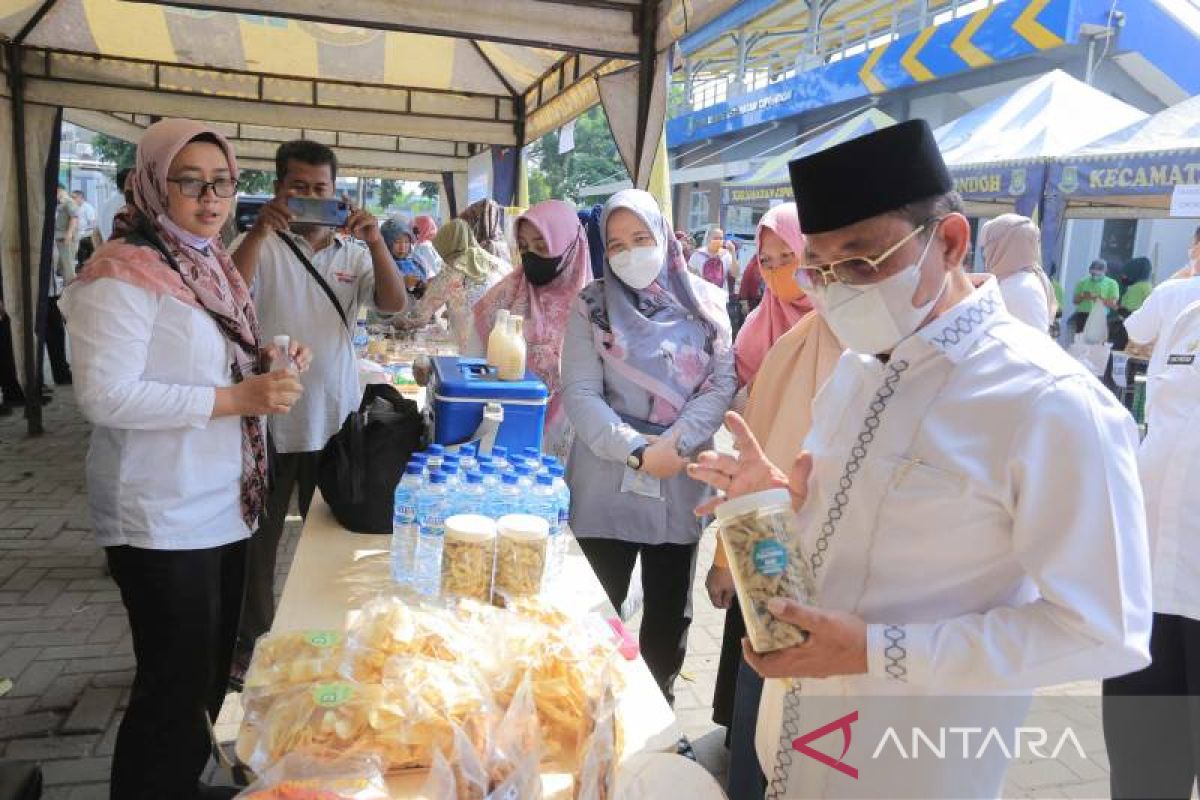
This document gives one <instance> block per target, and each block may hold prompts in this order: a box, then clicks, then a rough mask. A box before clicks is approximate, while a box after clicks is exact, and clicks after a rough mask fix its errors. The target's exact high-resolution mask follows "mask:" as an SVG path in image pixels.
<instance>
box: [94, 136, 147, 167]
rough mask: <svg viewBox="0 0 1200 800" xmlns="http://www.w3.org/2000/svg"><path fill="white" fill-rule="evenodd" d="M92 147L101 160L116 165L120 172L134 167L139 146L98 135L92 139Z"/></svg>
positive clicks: (112, 137)
mask: <svg viewBox="0 0 1200 800" xmlns="http://www.w3.org/2000/svg"><path fill="white" fill-rule="evenodd" d="M92 147H93V148H94V149H95V151H96V155H97V156H99V160H101V161H108V162H111V163H113V164H116V165H117V171H118V172H119V171H120V170H123V169H125V168H126V167H132V166H133V163H134V161H135V160H136V157H137V145H135V144H134V143H133V142H127V141H125V140H124V139H118V138H117V137H115V136H109V135H108V134H105V133H97V134H96V135H94V136H93V137H92Z"/></svg>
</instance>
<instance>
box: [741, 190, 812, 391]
mask: <svg viewBox="0 0 1200 800" xmlns="http://www.w3.org/2000/svg"><path fill="white" fill-rule="evenodd" d="M764 229H766V230H769V231H771V232H772V233H774V234H775V235H776V236H778V237H779V238H780V239H783V240H784V241H785V242H787V243H788V246H789V247H791V248H792V252H793V253H795V254H796V255H797V256H802V255H803V253H804V234H803V233H801V232H800V216H799V211H798V210H797V209H796V204H795V203H782V204H780V205H777V206H775V207H774V208H772V209H771V210H770V211H768V212H767V213H766V214H763V217H762V219H761V220H760V221H759V223H758V236H757V244H758V246H759V247H760V248H761V247H762V234H763V230H764ZM812 310H813V305H812V300H810V299H809V298H808V296H807V295H803V296H801V297H799V298H797V299H796V300H794V301H792V302H790V303H785V302H783V301H782V300H780V299H779V298H778V297H776V296H775V295H774V294H773V293H772V292H771V290H770V288H769V287H768V288H766V289H764V290H763V299H762V303H760V304H759V306H758V308H756V309H754V311H753V312H751V314H750V316H749V317H747V318H746V322H745V324H743V325H742V329H741V331H740V332H739V333H738V337H737V342H735V343H734V354H735V356H736V357H737V374H738V385H740V386H748V385H749V384H751V383H753V382H754V376H755V375H756V374H757V373H758V368H759V367H760V366H762V362H763V359H764V358H766V355H767V351H768V350H770V349H771V346H772V345H774V344H775V342H777V341H779V337H781V336H783V335H784V334H785V333H787V332H788V331H790V330H791V329H792V327H793V326H794V325H795V324H796V323H797V322H799V321H800V319H801V318H802V317H803V316H804V315H805V314H807V313H809V312H810V311H812Z"/></svg>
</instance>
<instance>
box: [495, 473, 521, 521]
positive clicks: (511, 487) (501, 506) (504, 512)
mask: <svg viewBox="0 0 1200 800" xmlns="http://www.w3.org/2000/svg"><path fill="white" fill-rule="evenodd" d="M524 507H525V505H524V502H523V495H522V490H521V487H520V486H518V485H517V476H516V474H515V473H512V472H510V473H508V474H507V475H505V476H504V477H503V478H501V480H500V492H499V494H497V495H496V510H497V511H498V512H499V514H498V516H497V517H496V519H499V518H500V517H506V516H508V515H509V514H520V513H522V511H523V510H524Z"/></svg>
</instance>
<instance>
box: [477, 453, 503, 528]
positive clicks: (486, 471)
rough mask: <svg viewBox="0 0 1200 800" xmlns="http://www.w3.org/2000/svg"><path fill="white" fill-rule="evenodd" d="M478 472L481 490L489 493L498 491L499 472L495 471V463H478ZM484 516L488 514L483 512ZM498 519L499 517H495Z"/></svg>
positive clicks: (493, 493) (492, 493)
mask: <svg viewBox="0 0 1200 800" xmlns="http://www.w3.org/2000/svg"><path fill="white" fill-rule="evenodd" d="M479 474H480V476H481V477H482V478H483V490H484V491H485V492H487V493H488V494H490V495H495V494H496V493H497V492H499V491H500V474H499V473H498V472H497V471H496V465H495V464H492V463H491V462H488V463H486V464H480V465H479ZM484 516H485V517H486V516H490V515H488V514H484ZM496 519H499V517H496Z"/></svg>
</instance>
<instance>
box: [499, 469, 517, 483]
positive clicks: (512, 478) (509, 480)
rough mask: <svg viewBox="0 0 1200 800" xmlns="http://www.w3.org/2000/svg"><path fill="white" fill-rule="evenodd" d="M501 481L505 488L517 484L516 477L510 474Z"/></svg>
mask: <svg viewBox="0 0 1200 800" xmlns="http://www.w3.org/2000/svg"><path fill="white" fill-rule="evenodd" d="M501 480H503V481H504V485H505V486H515V485H516V484H517V476H516V475H514V474H513V473H511V472H510V473H508V474H507V475H505V476H504V477H503V478H502V479H501Z"/></svg>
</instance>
